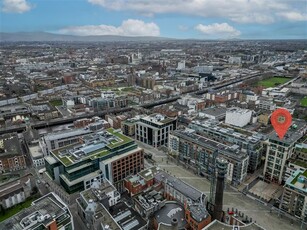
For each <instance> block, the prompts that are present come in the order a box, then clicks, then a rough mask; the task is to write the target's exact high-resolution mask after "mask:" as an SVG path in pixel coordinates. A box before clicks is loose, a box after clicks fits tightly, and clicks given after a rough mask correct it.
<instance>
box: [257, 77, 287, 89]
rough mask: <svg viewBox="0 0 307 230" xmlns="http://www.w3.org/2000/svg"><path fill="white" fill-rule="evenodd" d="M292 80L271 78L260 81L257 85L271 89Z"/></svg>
mask: <svg viewBox="0 0 307 230" xmlns="http://www.w3.org/2000/svg"><path fill="white" fill-rule="evenodd" d="M290 80H291V78H286V77H271V78H268V79H265V80H261V81H259V82H258V83H257V85H258V86H263V87H265V88H269V87H275V86H278V85H281V84H284V83H286V82H288V81H290Z"/></svg>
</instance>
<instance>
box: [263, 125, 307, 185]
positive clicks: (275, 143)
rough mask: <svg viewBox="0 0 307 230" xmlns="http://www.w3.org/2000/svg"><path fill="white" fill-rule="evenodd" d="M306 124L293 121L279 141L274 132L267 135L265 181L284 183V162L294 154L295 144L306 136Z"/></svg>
mask: <svg viewBox="0 0 307 230" xmlns="http://www.w3.org/2000/svg"><path fill="white" fill-rule="evenodd" d="M306 130H307V124H306V122H305V121H303V120H294V121H293V122H292V125H291V127H290V128H289V129H288V131H287V133H286V135H285V137H284V138H283V139H282V140H281V139H279V137H278V135H277V134H276V132H275V131H272V132H271V133H270V134H269V135H268V141H267V151H266V159H265V164H264V170H263V174H264V177H265V179H266V180H269V181H273V182H276V183H279V184H281V183H282V182H283V181H286V179H287V178H285V171H286V162H287V160H288V159H290V158H291V157H292V155H293V153H294V149H295V144H296V142H297V141H298V140H299V139H300V138H302V137H303V136H304V135H305V134H306Z"/></svg>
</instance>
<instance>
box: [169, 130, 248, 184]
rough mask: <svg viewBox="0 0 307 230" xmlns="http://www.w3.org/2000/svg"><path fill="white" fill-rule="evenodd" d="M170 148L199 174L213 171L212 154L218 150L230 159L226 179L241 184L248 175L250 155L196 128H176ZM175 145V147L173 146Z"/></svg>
mask: <svg viewBox="0 0 307 230" xmlns="http://www.w3.org/2000/svg"><path fill="white" fill-rule="evenodd" d="M168 147H169V150H170V151H171V152H173V153H174V154H177V155H178V157H179V159H180V160H181V161H183V162H185V163H187V164H189V165H191V166H192V168H194V169H195V170H197V172H198V173H199V174H203V175H206V176H209V175H211V174H212V172H213V167H214V165H213V162H212V154H213V153H214V152H215V151H217V153H218V156H222V157H223V158H225V159H226V160H227V161H228V163H229V164H228V169H227V174H226V180H227V181H228V182H230V183H232V184H233V185H238V184H240V183H241V182H242V181H243V180H244V179H245V177H246V175H247V167H248V162H249V156H248V154H247V153H245V152H243V151H241V150H240V148H239V146H238V145H235V144H232V145H229V144H228V145H227V144H223V143H221V142H220V141H214V140H212V139H209V138H207V137H204V136H202V135H200V134H197V133H196V131H195V130H192V129H186V130H176V131H173V132H172V133H171V136H170V142H169V145H168ZM173 147H175V148H173Z"/></svg>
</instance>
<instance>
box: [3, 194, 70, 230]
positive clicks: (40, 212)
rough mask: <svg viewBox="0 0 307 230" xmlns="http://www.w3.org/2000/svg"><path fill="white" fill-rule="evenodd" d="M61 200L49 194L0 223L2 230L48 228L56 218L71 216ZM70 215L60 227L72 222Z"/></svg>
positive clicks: (62, 221) (63, 220) (59, 224)
mask: <svg viewBox="0 0 307 230" xmlns="http://www.w3.org/2000/svg"><path fill="white" fill-rule="evenodd" d="M66 208H67V206H66V205H64V204H63V203H62V202H61V201H60V200H59V198H57V197H56V196H55V195H54V194H53V193H49V194H47V195H45V196H43V197H41V198H39V199H37V200H36V201H33V202H32V205H31V206H30V207H29V208H26V209H23V210H22V211H20V212H19V213H17V214H16V215H14V216H12V217H11V218H9V219H7V220H5V221H3V222H1V223H0V229H9V230H27V229H29V230H30V229H35V228H37V227H39V226H43V227H44V228H46V227H47V226H49V225H50V224H51V223H52V222H53V221H54V219H55V218H58V217H59V216H62V215H64V214H66V215H67V214H69V212H67V210H66ZM70 218H71V217H70V215H67V216H66V217H65V218H63V219H62V220H61V222H60V223H58V226H61V225H62V226H65V225H66V224H68V223H69V222H70Z"/></svg>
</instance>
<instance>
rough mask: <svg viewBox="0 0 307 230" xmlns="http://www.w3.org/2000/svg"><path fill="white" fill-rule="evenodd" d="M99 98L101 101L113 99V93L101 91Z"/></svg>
mask: <svg viewBox="0 0 307 230" xmlns="http://www.w3.org/2000/svg"><path fill="white" fill-rule="evenodd" d="M101 98H103V99H114V98H115V93H114V92H113V91H103V92H101Z"/></svg>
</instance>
